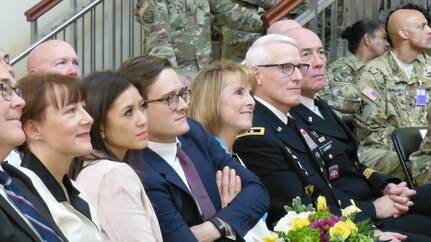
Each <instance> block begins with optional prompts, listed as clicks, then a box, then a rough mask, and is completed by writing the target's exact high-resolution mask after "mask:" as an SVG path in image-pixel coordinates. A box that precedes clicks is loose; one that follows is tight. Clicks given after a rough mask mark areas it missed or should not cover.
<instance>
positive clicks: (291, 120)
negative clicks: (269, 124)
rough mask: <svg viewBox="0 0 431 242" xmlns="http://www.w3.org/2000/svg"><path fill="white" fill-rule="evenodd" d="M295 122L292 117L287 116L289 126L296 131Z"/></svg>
mask: <svg viewBox="0 0 431 242" xmlns="http://www.w3.org/2000/svg"><path fill="white" fill-rule="evenodd" d="M294 122H295V120H294V119H293V118H292V117H290V116H287V126H289V127H290V128H291V129H292V130H293V131H296V127H295V123H294Z"/></svg>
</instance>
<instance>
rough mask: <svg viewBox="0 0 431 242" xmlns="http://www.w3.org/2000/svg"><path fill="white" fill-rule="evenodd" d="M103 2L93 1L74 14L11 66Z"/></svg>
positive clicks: (19, 56) (99, 0)
mask: <svg viewBox="0 0 431 242" xmlns="http://www.w3.org/2000/svg"><path fill="white" fill-rule="evenodd" d="M102 2H103V0H94V1H92V2H91V3H90V4H89V5H88V6H86V7H84V8H83V9H82V10H81V11H79V12H77V13H76V14H74V15H73V16H72V17H71V18H69V19H68V20H66V21H64V22H63V23H62V24H60V25H59V26H57V27H56V28H54V29H53V30H52V31H51V32H50V33H48V34H46V35H45V36H44V37H42V38H41V39H40V40H38V41H36V42H35V43H33V44H32V45H31V46H30V47H28V48H27V49H25V50H24V51H23V52H21V53H20V54H19V55H18V56H16V57H15V58H14V59H12V61H11V65H14V64H15V63H17V62H18V61H20V60H22V59H23V58H24V57H26V56H27V55H28V54H29V53H30V52H31V51H32V50H33V49H34V48H35V47H36V46H38V45H39V44H40V43H42V42H44V41H46V40H48V39H50V38H52V37H53V36H54V35H56V34H58V33H59V32H61V31H62V30H63V29H64V28H66V27H67V26H69V25H71V24H72V23H73V22H75V21H76V20H77V19H78V18H80V17H82V16H83V15H84V14H86V13H87V12H88V11H90V10H91V9H92V8H93V7H96V6H97V5H99V4H100V3H102Z"/></svg>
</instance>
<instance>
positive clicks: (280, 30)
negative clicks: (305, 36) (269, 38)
mask: <svg viewBox="0 0 431 242" xmlns="http://www.w3.org/2000/svg"><path fill="white" fill-rule="evenodd" d="M301 27H302V26H301V25H300V24H299V23H298V22H296V21H295V20H290V19H284V20H279V21H277V22H274V23H273V24H271V26H269V28H268V30H267V31H266V34H284V33H285V32H287V31H289V30H291V29H295V28H301Z"/></svg>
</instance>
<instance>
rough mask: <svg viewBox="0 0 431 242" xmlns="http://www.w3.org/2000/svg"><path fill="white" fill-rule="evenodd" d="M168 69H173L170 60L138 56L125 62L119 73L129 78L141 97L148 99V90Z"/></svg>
mask: <svg viewBox="0 0 431 242" xmlns="http://www.w3.org/2000/svg"><path fill="white" fill-rule="evenodd" d="M166 68H172V64H171V62H169V60H168V59H165V58H160V57H156V56H138V57H134V58H132V59H129V60H127V61H125V62H124V63H123V64H121V66H120V67H119V68H118V70H117V71H118V72H119V73H120V74H122V75H124V76H125V77H127V78H128V79H129V81H130V82H131V83H132V84H133V85H134V86H136V87H137V88H138V90H139V93H140V94H141V96H142V97H143V98H144V99H147V95H148V89H149V88H150V86H151V85H153V84H154V82H155V81H156V79H157V78H158V76H159V74H160V72H162V71H163V70H164V69H166Z"/></svg>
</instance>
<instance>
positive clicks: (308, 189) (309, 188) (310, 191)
mask: <svg viewBox="0 0 431 242" xmlns="http://www.w3.org/2000/svg"><path fill="white" fill-rule="evenodd" d="M304 190H305V194H307V195H308V196H311V195H312V194H313V192H314V186H313V185H308V186H306V187H305V188H304Z"/></svg>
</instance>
